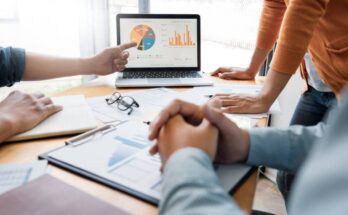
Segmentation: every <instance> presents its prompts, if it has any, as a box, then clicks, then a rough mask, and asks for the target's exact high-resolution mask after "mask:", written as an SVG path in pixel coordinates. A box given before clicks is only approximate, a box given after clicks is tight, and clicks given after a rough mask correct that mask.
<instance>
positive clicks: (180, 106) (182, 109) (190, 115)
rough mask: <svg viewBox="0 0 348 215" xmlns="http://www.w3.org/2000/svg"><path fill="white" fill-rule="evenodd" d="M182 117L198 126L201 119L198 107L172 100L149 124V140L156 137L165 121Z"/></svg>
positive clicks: (201, 114)
mask: <svg viewBox="0 0 348 215" xmlns="http://www.w3.org/2000/svg"><path fill="white" fill-rule="evenodd" d="M178 114H180V115H182V116H183V117H184V118H185V120H186V121H187V122H188V123H190V124H199V123H200V122H201V121H202V119H203V113H202V109H201V107H200V106H197V105H195V104H192V103H188V102H184V101H181V100H174V101H173V102H172V103H171V104H170V105H169V106H167V107H166V108H165V109H163V110H162V111H161V113H160V114H159V115H158V116H157V117H156V119H155V120H154V121H153V122H152V123H151V124H150V127H149V129H150V132H149V139H150V140H153V139H155V138H157V137H158V134H159V131H160V129H161V127H162V126H163V125H165V124H166V123H167V121H168V120H169V119H170V118H171V117H173V116H175V115H178Z"/></svg>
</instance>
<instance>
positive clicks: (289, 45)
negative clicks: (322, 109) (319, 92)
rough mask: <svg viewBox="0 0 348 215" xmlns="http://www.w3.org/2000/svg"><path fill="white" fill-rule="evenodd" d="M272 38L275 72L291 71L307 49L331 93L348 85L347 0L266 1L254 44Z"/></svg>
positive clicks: (267, 43)
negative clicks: (275, 46) (274, 48)
mask: <svg viewBox="0 0 348 215" xmlns="http://www.w3.org/2000/svg"><path fill="white" fill-rule="evenodd" d="M275 41H277V48H276V51H275V54H274V57H273V60H272V62H271V68H272V69H273V70H274V71H277V72H282V73H288V74H293V73H294V72H295V71H296V69H297V68H298V66H299V65H300V63H301V61H302V59H303V56H304V54H305V52H306V51H307V50H308V52H309V54H310V56H311V58H312V61H313V63H314V65H315V67H316V69H317V70H318V73H319V75H320V77H321V79H322V80H323V82H324V83H326V84H327V85H328V86H329V87H330V88H331V89H332V91H333V92H335V93H336V94H337V95H338V94H339V92H340V91H341V90H342V88H343V87H344V86H345V85H346V84H348V0H265V2H264V6H263V11H262V16H261V20H260V27H259V34H258V39H257V44H256V46H257V48H261V49H266V50H270V49H271V48H272V47H273V45H274V43H275Z"/></svg>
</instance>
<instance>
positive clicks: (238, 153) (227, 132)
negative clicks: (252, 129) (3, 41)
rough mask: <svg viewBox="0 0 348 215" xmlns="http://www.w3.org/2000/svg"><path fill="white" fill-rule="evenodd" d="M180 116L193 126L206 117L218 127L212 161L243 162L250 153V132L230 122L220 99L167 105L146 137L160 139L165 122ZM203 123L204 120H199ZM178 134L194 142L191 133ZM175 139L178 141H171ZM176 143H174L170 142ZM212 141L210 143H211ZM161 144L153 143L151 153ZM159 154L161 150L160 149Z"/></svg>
mask: <svg viewBox="0 0 348 215" xmlns="http://www.w3.org/2000/svg"><path fill="white" fill-rule="evenodd" d="M177 115H181V116H182V118H183V119H184V120H185V121H186V123H189V124H191V125H192V126H197V125H200V124H201V123H202V122H203V121H205V120H208V121H209V122H210V123H211V124H212V125H214V126H215V127H216V128H217V129H218V133H219V136H218V149H217V155H216V157H215V161H217V162H220V163H232V162H237V161H244V160H246V159H247V156H248V152H249V135H248V133H247V131H245V130H242V129H240V128H239V127H238V126H237V125H236V124H235V123H233V122H232V121H230V120H229V119H228V118H227V117H226V116H225V115H224V114H223V112H222V111H221V110H220V109H219V102H218V101H217V102H214V101H212V102H210V103H209V104H206V105H204V106H197V105H194V104H191V103H187V102H184V101H180V100H177V101H175V102H173V103H172V104H170V105H169V106H167V107H166V108H165V109H164V110H163V111H162V112H161V113H160V114H159V115H158V117H157V118H156V119H155V120H154V121H153V122H152V123H151V125H150V134H149V139H150V140H154V139H157V140H158V139H159V138H160V131H161V129H162V128H163V127H165V125H166V123H167V122H168V121H170V119H171V118H173V117H174V116H177ZM202 124H203V123H202ZM187 135H188V137H185V138H183V137H181V136H179V137H180V139H186V140H188V141H190V142H193V141H196V140H193V139H191V136H189V134H187ZM173 141H174V142H175V141H177V140H173ZM173 144H175V143H173ZM212 144H213V143H212ZM160 147H162V148H164V149H163V150H165V149H166V147H167V146H166V145H165V144H161V142H160V141H159V143H158V144H155V145H154V146H153V147H152V148H151V149H150V153H151V154H156V153H157V152H159V151H160V149H159V148H160ZM160 153H161V152H160Z"/></svg>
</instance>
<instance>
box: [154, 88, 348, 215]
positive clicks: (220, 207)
mask: <svg viewBox="0 0 348 215" xmlns="http://www.w3.org/2000/svg"><path fill="white" fill-rule="evenodd" d="M247 163H248V164H250V165H256V166H258V165H267V166H271V167H275V168H278V169H282V170H287V171H297V170H298V169H299V174H298V178H297V180H296V182H295V185H294V190H293V193H292V196H291V197H290V208H289V214H316V215H318V214H319V215H320V214H347V211H348V170H347V165H348V91H347V92H346V93H345V94H344V95H343V97H342V104H341V105H340V106H339V107H338V108H336V109H335V111H334V113H332V114H330V116H329V120H328V122H327V125H324V124H322V123H321V124H318V125H317V126H312V127H304V126H292V127H290V128H288V129H275V128H265V129H251V130H250V151H249V157H248V161H247ZM162 194H163V195H162V200H161V202H160V208H159V213H160V214H219V215H220V214H243V212H242V211H241V210H240V209H239V207H238V206H237V205H236V203H235V202H234V201H233V199H231V197H230V196H228V195H227V194H226V193H225V192H224V190H223V189H222V187H221V184H220V182H219V180H218V178H217V176H216V174H215V173H214V170H213V167H212V164H211V161H210V159H209V157H208V155H207V154H205V153H204V152H203V151H202V150H200V149H196V148H185V149H181V150H179V151H177V152H175V153H174V154H173V155H172V156H171V157H170V159H169V160H168V162H167V165H166V167H165V170H164V181H163V193H162Z"/></svg>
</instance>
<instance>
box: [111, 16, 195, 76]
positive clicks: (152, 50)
mask: <svg viewBox="0 0 348 215" xmlns="http://www.w3.org/2000/svg"><path fill="white" fill-rule="evenodd" d="M117 23H118V25H117V27H118V29H117V30H118V32H117V34H118V38H117V41H118V44H122V43H128V42H136V43H137V46H136V47H135V48H132V49H129V53H130V56H129V58H128V64H127V69H132V68H133V69H139V68H141V69H146V68H148V69H153V68H176V69H177V68H194V69H198V68H200V53H199V52H200V35H199V30H200V29H199V16H197V15H167V16H166V15H154V14H147V15H144V14H119V15H118V17H117Z"/></svg>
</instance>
